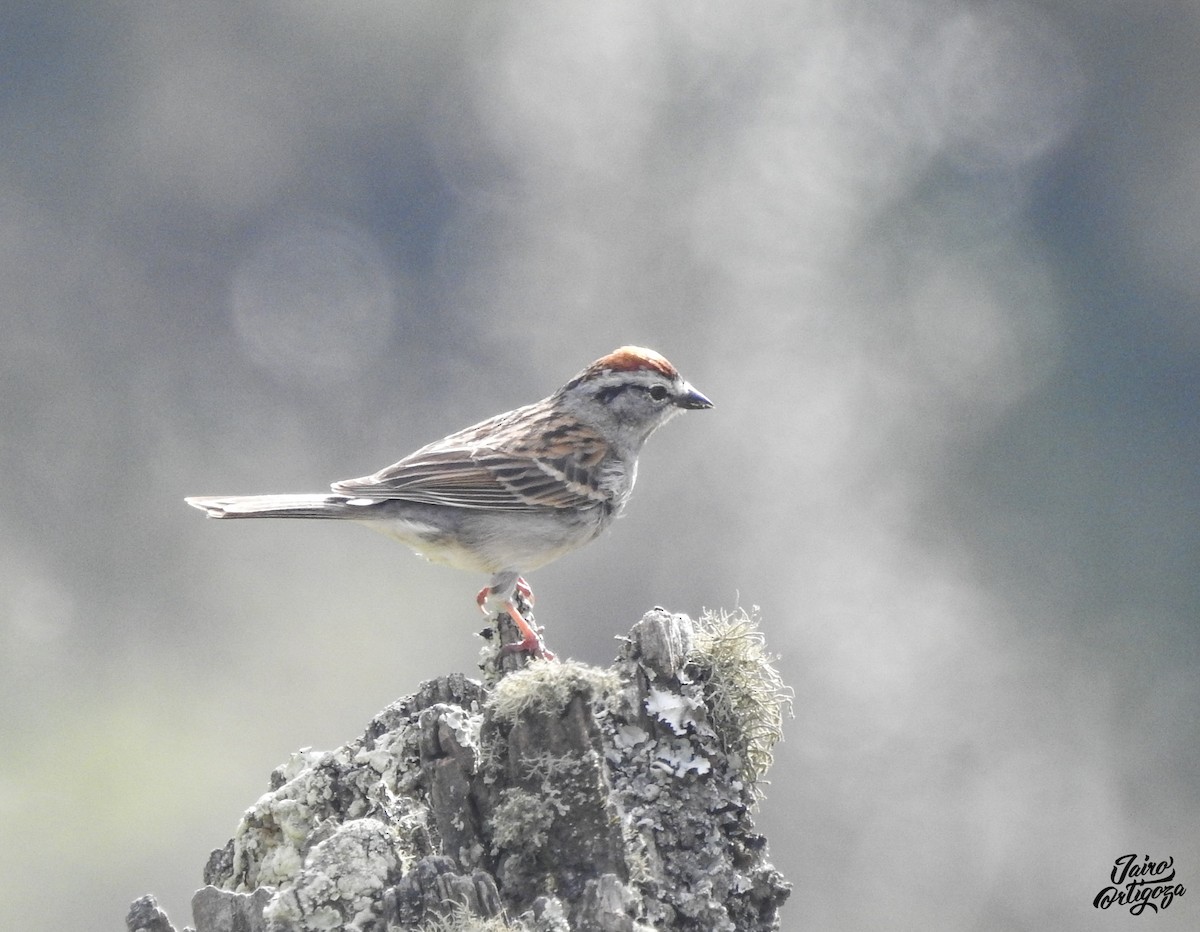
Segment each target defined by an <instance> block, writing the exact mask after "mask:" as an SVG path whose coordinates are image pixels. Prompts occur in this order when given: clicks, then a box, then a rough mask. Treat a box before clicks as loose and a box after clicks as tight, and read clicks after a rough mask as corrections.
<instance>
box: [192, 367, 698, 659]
mask: <svg viewBox="0 0 1200 932" xmlns="http://www.w3.org/2000/svg"><path fill="white" fill-rule="evenodd" d="M711 407H712V402H710V401H709V400H708V399H707V398H705V397H704V396H703V395H702V394H700V392H698V391H696V390H695V389H694V388H692V386H691V385H689V384H688V383H687V382H685V381H684V380H683V378H682V377H681V376H680V375H679V372H678V371H676V369H675V367H674V366H673V365H671V363H669V362H668V361H667V360H666V359H664V358H663V357H662V356H660V355H659V354H658V353H656V352H654V351H653V350H648V349H643V348H642V347H638V346H623V347H621V348H620V349H618V350H615V351H614V352H612V353H609V354H608V355H607V356H604V357H603V358H601V359H598V360H596V361H595V362H594V363H592V364H591V365H590V366H588V367H587V368H586V369H584V370H583V371H582V372H580V373H579V374H578V375H577V376H575V377H574V378H573V379H571V380H570V381H569V382H567V384H566V385H564V386H563V387H562V388H560V389H559V390H558V391H556V392H555V393H554V394H553V395H551V396H550V397H549V398H545V399H543V400H542V401H538V402H535V403H534V404H531V405H526V406H524V407H522V408H517V409H516V410H514V411H509V412H507V413H506V414H499V415H496V416H495V417H493V418H489V419H488V420H486V421H481V422H480V423H478V424H476V425H474V426H473V427H468V428H466V429H465V430H460V431H458V432H457V433H454V434H451V435H450V436H448V437H444V438H443V439H441V440H437V441H435V442H433V443H431V444H429V445H428V446H424V447H421V449H419V450H417V451H416V452H415V453H411V454H409V455H408V456H406V457H405V458H404V459H402V460H400V462H398V463H395V464H394V465H392V466H389V467H387V468H386V469H383V470H380V471H379V472H377V473H375V474H374V475H371V476H366V477H364V478H362V479H346V480H344V481H342V482H335V483H333V485H332V489H333V494H332V495H328V494H322V493H317V494H314V495H239V496H231V497H228V498H222V497H207V496H203V497H202V496H197V497H193V498H188V499H186V501H187V503H188V504H189V505H192V506H193V507H195V508H200V509H203V510H204V511H205V512H207V513H208V516H209V517H210V518H345V519H348V520H352V521H361V522H363V523H365V524H367V525H369V526H372V527H374V528H376V529H378V530H380V531H383V532H384V533H385V534H388V535H389V536H391V537H394V538H395V539H396V540H399V541H400V542H401V543H403V544H407V545H408V546H409V547H411V548H412V549H413V550H415V551H417V552H418V553H419V554H421V555H423V556H425V557H426V558H428V559H429V560H431V561H433V562H434V563H443V564H446V565H448V566H453V567H456V568H458V569H465V570H474V571H476V572H481V573H490V574H492V578H491V583H490V585H488V586H486V587H485V588H484V589H482V590H481V591H480V593H479V595H478V596H477V598H476V601H477V602H478V603H479V606H480V608H481V609H484V611H487V609H486V607H485V601H486V600H487V599H488V597H489V596H491V597H496V598H499V599H502V600H503V607H504V609H505V610H506V611H507V612H508V614H509V616H510V617H511V618H512V620H513V621H514V622H515V623H516V625H517V628H518V629H519V630H520V632H521V634H522V636H523V638H524V640H523V641H521V642H520V643H519V644H517V645H514V649H517V650H525V651H530V652H532V653H534V654H537V655H541V656H553V655H551V654H549V653H548V652H547V651H545V650H544V649H543V647H542V643H541V639H540V638H539V637H538V635H537V633H536V632H535V631H534V630H533V628H532V627H530V625H529V624H528V623H527V622H526V621H525V619H524V618H522V617H521V613H520V611H518V609H517V607H516V604H515V602H514V595H515V593H516V591H517V590H518V589H519V590H520V591H521V593H522V594H523V595H525V596H531V595H532V593H531V592H530V590H529V587H528V586H527V585H526V583H525V581H524V579H522V578H521V575H520V574H521V573H522V572H528V571H529V570H533V569H537V568H538V567H540V566H545V565H546V564H547V563H549V562H550V561H552V560H556V559H558V558H559V557H561V556H563V555H564V554H566V553H569V552H570V551H572V550H575V549H576V548H577V547H582V546H583V545H584V544H586V543H588V541H590V540H593V539H594V538H595V537H596V536H597V535H599V534H600V532H601V531H603V530H604V529H605V528H606V527H608V525H609V524H611V523H612V520H613V519H614V518H615V517H616V516H617V515H618V514H620V513H621V510H622V509H623V508H624V507H625V503H626V501H628V499H629V493H630V492H631V491H632V490H633V483H634V479H635V478H636V477H637V458H638V454H639V453H640V452H641V450H642V445H643V444H644V443H645V442H646V440H647V438H649V436H650V435H651V434H652V433H654V431H655V430H656V429H657V428H658V427H660V426H661V425H663V424H665V423H666V422H667V421H669V420H670V419H671V417H673V416H674V415H676V414H678V413H679V412H680V411H682V410H685V409H688V408H711Z"/></svg>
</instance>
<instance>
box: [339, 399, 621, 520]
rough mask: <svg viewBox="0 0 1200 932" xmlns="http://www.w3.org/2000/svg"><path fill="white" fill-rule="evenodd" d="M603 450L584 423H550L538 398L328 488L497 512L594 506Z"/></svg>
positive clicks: (601, 497) (599, 499) (599, 496)
mask: <svg viewBox="0 0 1200 932" xmlns="http://www.w3.org/2000/svg"><path fill="white" fill-rule="evenodd" d="M535 449H536V451H537V453H539V454H541V455H534V451H535ZM605 449H606V447H605V445H604V443H603V441H602V440H601V439H600V437H598V436H597V435H596V434H595V433H594V432H593V431H591V430H589V429H588V428H585V427H582V426H581V425H578V424H571V425H570V426H566V425H556V426H552V425H551V420H550V417H549V412H548V410H547V408H546V406H545V403H544V402H539V403H538V404H537V405H529V406H527V407H525V408H518V409H517V410H516V411H511V412H509V413H508V414H502V415H499V416H497V417H494V418H491V419H490V420H487V421H483V422H481V423H479V424H476V425H474V426H473V427H468V428H466V429H465V430H462V431H459V432H458V433H456V434H451V435H450V436H449V437H446V438H445V439H443V440H439V441H437V442H435V443H431V444H429V445H428V446H425V447H422V448H421V449H420V450H417V451H416V452H415V453H412V454H410V455H409V456H406V457H405V458H404V459H402V460H400V461H399V462H398V463H394V464H393V465H391V466H389V467H387V468H386V469H383V470H380V471H379V472H377V473H375V474H374V475H371V476H364V477H363V478H361V479H347V480H344V481H342V482H335V483H334V484H333V491H335V492H337V493H339V494H342V495H352V496H354V497H355V498H368V499H378V500H380V501H384V500H387V499H399V500H402V501H413V502H425V503H427V504H434V505H449V506H452V507H456V508H487V509H492V510H500V511H545V510H554V509H561V508H587V507H595V506H599V505H603V504H605V503H607V502H608V501H609V496H607V495H605V494H604V493H603V492H601V491H600V490H599V489H598V488H597V487H596V484H595V479H596V476H597V475H598V472H599V467H600V466H601V464H602V462H603V460H604V454H605Z"/></svg>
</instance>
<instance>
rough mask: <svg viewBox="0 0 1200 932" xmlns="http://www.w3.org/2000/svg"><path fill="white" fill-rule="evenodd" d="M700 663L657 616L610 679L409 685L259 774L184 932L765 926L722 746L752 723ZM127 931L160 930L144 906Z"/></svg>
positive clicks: (761, 895)
mask: <svg viewBox="0 0 1200 932" xmlns="http://www.w3.org/2000/svg"><path fill="white" fill-rule="evenodd" d="M499 638H500V639H501V640H511V638H512V632H511V631H507V630H503V626H502V630H500V631H499ZM709 656H710V655H707V654H705V653H704V652H703V651H698V650H697V634H696V629H695V626H694V625H693V623H692V621H691V620H690V619H688V618H687V616H684V615H671V614H669V613H667V612H666V611H664V610H662V609H655V610H654V611H652V612H649V613H648V614H647V615H646V616H645V617H644V618H643V619H642V620H641V621H640V622H639V623H638V624H637V625H635V626H634V628H633V630H632V631H631V632H630V636H629V638H628V640H627V641H626V642H625V644H624V645H623V647H622V650H621V653H620V656H619V657H618V659H617V661H616V662H615V663H614V664H613V666H612V667H610V668H609V669H607V670H600V669H597V668H592V667H586V666H584V665H582V664H576V663H569V662H568V663H558V662H547V661H534V662H529V661H528V660H527V658H526V657H524V656H522V655H516V654H500V653H497V654H495V655H494V657H493V660H492V662H491V663H490V664H489V669H488V670H487V671H486V675H485V682H482V683H481V682H477V681H475V680H471V679H468V678H466V677H465V676H462V675H455V674H452V675H449V676H443V677H439V678H438V679H436V680H431V681H428V682H426V683H424V684H423V685H422V686H421V688H420V690H419V691H418V692H417V693H416V694H414V695H412V696H409V697H407V698H405V699H402V700H400V701H398V702H396V703H394V704H393V705H391V706H389V707H388V708H387V709H385V710H383V712H381V713H380V714H379V715H377V716H376V717H375V719H374V720H373V721H371V723H370V724H369V725H368V726H367V729H366V732H365V734H364V735H363V736H362V737H360V738H358V739H356V740H354V741H351V742H350V743H348V744H346V745H344V746H342V747H341V748H339V749H337V750H335V751H330V752H312V751H307V752H300V753H298V754H296V755H294V756H293V758H292V760H291V761H289V762H288V763H286V764H284V765H282V766H281V767H279V768H277V769H276V770H275V772H274V773H273V774H272V776H271V782H270V791H269V793H268V794H267V795H265V796H264V797H262V798H261V799H260V800H259V801H258V802H257V803H256V804H255V805H254V806H253V807H252V808H251V809H250V810H248V811H247V813H246V814H245V816H244V817H243V819H242V822H241V824H240V825H239V826H238V828H237V831H236V832H235V833H234V836H233V837H232V838H231V839H230V840H229V841H228V842H227V843H226V844H225V846H224V847H222V848H220V849H218V850H217V851H214V852H213V855H212V856H211V857H210V859H209V861H208V864H207V866H206V867H205V870H204V882H205V884H206V886H205V887H204V888H203V889H201V890H200V891H199V892H198V893H197V894H196V897H195V898H194V900H193V912H194V916H195V923H196V929H197V932H309V930H326V929H351V930H362V932H396V930H408V929H446V930H473V929H474V930H480V932H484V930H500V929H523V930H536V932H637V930H648V929H655V930H681V932H682V930H706V932H709V930H711V932H724V930H728V932H734V930H737V932H760V930H762V932H766V930H772V929H778V927H779V923H778V909H779V907H780V905H781V904H782V903H783V902H784V900H786V898H787V896H788V893H789V892H790V886H789V885H788V884H787V883H786V881H784V879H783V878H782V877H781V875H780V874H779V873H778V872H777V871H776V870H775V869H774V868H773V867H772V866H771V864H770V863H769V862H768V860H767V844H766V839H765V838H763V836H762V835H760V834H758V833H757V832H756V831H755V828H754V823H753V820H752V813H753V809H754V806H755V803H756V795H755V794H756V793H757V792H758V788H757V787H756V785H755V783H756V779H757V778H758V777H760V776H761V772H760V771H761V769H762V768H761V764H759V765H757V769H755V768H748V767H747V763H746V761H747V757H748V756H752V755H748V754H747V752H746V747H747V745H746V741H745V740H743V738H744V737H745V736H744V735H740V734H737V733H736V732H738V731H739V730H746V731H756V730H758V731H760V730H761V728H762V722H755V721H751V722H747V721H745V720H743V719H739V718H738V717H737V716H736V715H735V716H733V717H731V716H730V714H729V710H730V708H733V707H734V706H733V705H731V704H730V703H728V702H726V701H725V700H720V701H721V702H723V703H724V704H723V705H722V706H721V707H720V708H718V707H717V705H716V703H717V701H718V700H717V699H715V698H714V697H716V696H719V695H722V693H721V692H720V691H719V690H718V691H714V690H713V689H712V688H711V683H712V682H713V680H714V679H716V678H719V677H721V676H728V674H727V672H722V670H720V669H717V667H716V665H715V664H716V661H713V663H712V664H709V661H708V658H709ZM768 669H769V667H768ZM751 672H753V670H751ZM770 673H771V675H772V676H773V670H770ZM752 685H753V684H752ZM767 685H768V686H776V685H777V680H776V681H773V682H772V683H769V684H767ZM755 688H757V687H755ZM727 692H728V690H726V693H727ZM764 696H765V697H766V701H765V705H766V706H768V707H769V706H770V705H771V703H773V702H776V700H777V699H778V697H779V693H778V691H776V692H774V693H772V692H771V691H770V689H767V690H766V691H765V692H762V693H760V694H758V696H757V698H756V700H755V701H756V702H758V703H759V704H763V701H764V700H763V697H764ZM768 711H769V709H768ZM769 718H770V716H769V715H768V719H769ZM772 728H773V726H772V727H771V728H767V731H768V732H770V731H772ZM755 740H757V739H755ZM771 743H773V739H772V742H771ZM763 753H766V755H767V759H768V760H769V745H767V746H766V748H765V751H764V747H763V745H762V744H761V742H760V744H759V746H758V757H757V759H758V760H759V761H761V760H762V759H763ZM127 926H128V928H129V929H130V930H131V932H134V930H137V929H145V930H147V932H174V929H173V927H172V926H171V925H170V923H169V921H168V919H167V917H166V915H165V914H164V913H162V911H161V910H159V909H158V908H157V904H156V903H155V902H154V900H153V897H143V898H141V899H140V900H138V901H136V902H135V903H134V905H133V908H132V909H131V911H130V915H129V918H128V919H127Z"/></svg>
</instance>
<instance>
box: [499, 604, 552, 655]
mask: <svg viewBox="0 0 1200 932" xmlns="http://www.w3.org/2000/svg"><path fill="white" fill-rule="evenodd" d="M504 608H505V609H506V610H507V611H508V617H509V618H511V619H512V620H513V624H515V625H516V626H517V630H518V631H520V632H521V640H519V641H516V642H514V643H512V644H505V645H503V646H502V647H501V648H500V655H501V656H504V655H505V654H529V655H530V656H531V657H537V658H540V659H542V660H553V659H554V654H553V653H551V652H550V651H549V650H547V649H546V645H545V643H544V642H543V641H542V636H541V635H540V634H538V632H537V631H535V630H534V628H533V626H532V625H530V624H529V622H528V621H526V620H525V618H524V617H523V616H522V615H521V612H520V611H519V610H518V609H517V607H516V606H515V605H514V604H513V603H512V602H505V603H504Z"/></svg>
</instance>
